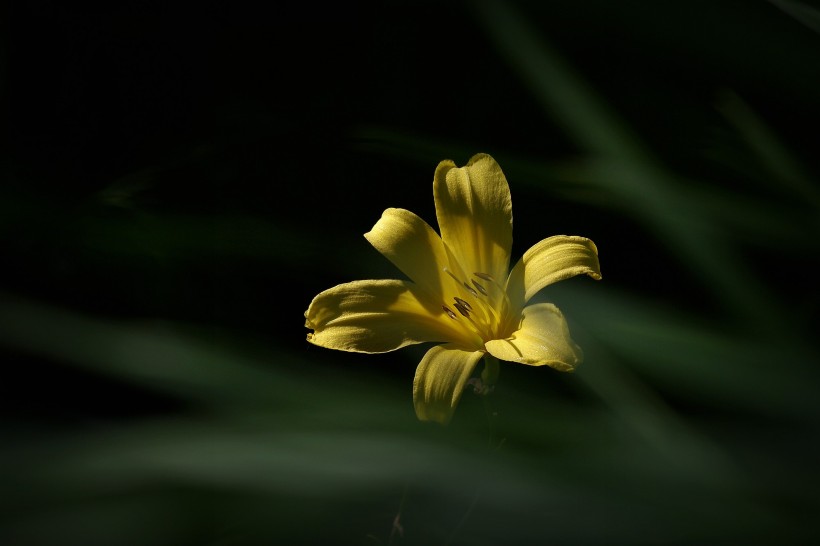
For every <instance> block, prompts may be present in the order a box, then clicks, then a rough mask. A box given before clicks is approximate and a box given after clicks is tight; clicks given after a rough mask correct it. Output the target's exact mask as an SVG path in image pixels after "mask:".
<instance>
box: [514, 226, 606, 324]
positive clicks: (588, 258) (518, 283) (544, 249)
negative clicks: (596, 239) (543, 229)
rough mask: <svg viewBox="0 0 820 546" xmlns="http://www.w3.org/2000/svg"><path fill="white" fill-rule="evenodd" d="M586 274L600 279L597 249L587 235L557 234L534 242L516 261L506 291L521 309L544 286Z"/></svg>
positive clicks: (515, 305) (516, 306)
mask: <svg viewBox="0 0 820 546" xmlns="http://www.w3.org/2000/svg"><path fill="white" fill-rule="evenodd" d="M583 274H586V275H589V276H590V277H592V278H593V279H595V280H600V279H601V266H600V265H599V263H598V249H597V248H596V247H595V243H593V242H592V241H590V240H589V239H587V238H586V237H578V236H571V235H556V236H554V237H548V238H546V239H544V240H543V241H541V242H539V243H536V244H535V245H533V246H532V247H531V248H530V249H529V250H527V251H526V252H525V253H524V256H522V257H521V259H520V260H519V261H518V263H517V264H515V267H513V269H512V271H511V272H510V276H509V278H508V279H507V294H508V295H509V297H510V300H511V302H512V303H513V306H514V307H515V308H519V309H520V308H521V307H523V306H524V304H525V303H526V302H528V301H529V300H530V298H532V297H533V296H534V295H535V294H536V292H538V291H539V290H541V289H542V288H544V287H545V286H547V285H549V284H552V283H555V282H558V281H561V280H564V279H568V278H569V277H574V276H575V275H583Z"/></svg>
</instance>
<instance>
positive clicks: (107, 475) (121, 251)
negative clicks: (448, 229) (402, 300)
mask: <svg viewBox="0 0 820 546" xmlns="http://www.w3.org/2000/svg"><path fill="white" fill-rule="evenodd" d="M2 30H3V36H4V40H3V42H2V51H0V55H2V57H0V58H1V59H2V63H1V64H0V68H1V69H2V88H0V98H2V101H3V106H4V107H3V110H2V125H3V128H4V131H3V136H4V138H3V142H2V149H0V157H2V160H3V161H2V164H3V172H2V185H0V245H2V247H0V250H2V256H3V257H2V264H3V265H2V269H0V290H2V291H0V305H2V308H1V310H0V343H2V353H0V354H2V360H3V363H4V372H5V373H4V379H3V380H2V382H1V383H0V393H1V394H0V403H1V404H2V408H3V413H2V424H3V427H4V431H3V437H4V438H5V440H4V442H3V451H2V459H0V463H3V468H4V470H3V472H2V476H0V478H2V480H3V482H4V484H3V490H4V491H6V492H7V493H6V494H5V495H4V497H5V498H4V499H3V501H2V503H3V504H2V506H3V514H4V515H3V516H2V519H0V524H1V525H0V538H3V537H7V538H6V540H8V541H10V542H9V543H20V544H57V543H59V544H67V543H69V544H70V543H75V542H76V543H83V544H108V543H118V544H120V543H129V544H131V543H133V544H178V543H192V544H255V543H282V541H284V542H287V543H312V542H314V541H316V540H321V541H324V542H330V543H343V544H346V543H351V544H388V543H393V544H430V543H442V544H445V543H451V544H485V543H486V544H493V543H498V542H499V541H502V542H504V543H510V544H530V543H532V544H542V543H555V544H582V543H596V544H602V543H609V544H657V543H663V544H691V543H701V544H736V543H739V542H743V543H746V544H756V543H761V544H788V543H795V544H800V543H804V541H806V540H810V539H812V538H817V535H818V530H817V527H816V524H815V522H814V521H813V514H814V513H815V510H816V508H817V506H818V504H817V493H816V489H817V488H816V485H818V481H817V478H818V475H817V470H816V468H815V466H816V465H815V460H816V455H817V453H816V441H815V438H816V434H817V432H818V429H817V418H818V414H820V412H819V411H818V410H820V403H818V402H817V399H816V392H817V385H818V383H817V379H818V372H817V369H816V368H817V366H816V365H817V363H818V359H817V343H816V332H817V326H818V297H817V290H816V287H815V286H816V282H815V281H814V279H813V273H814V270H815V267H816V266H815V265H814V262H815V258H816V255H817V250H818V245H817V235H818V220H817V211H818V205H820V191H818V185H817V173H818V170H820V164H818V156H817V152H816V145H817V144H816V142H817V127H818V122H819V121H820V107H819V106H818V101H817V97H818V96H819V95H818V93H819V92H820V72H819V71H820V68H818V64H817V62H816V59H817V58H818V55H819V54H820V32H818V30H820V11H818V10H817V9H816V8H814V7H812V6H811V5H810V4H808V3H803V2H796V1H786V0H780V1H771V2H764V1H759V2H748V1H742V2H741V1H737V2H734V1H729V0H720V1H696V2H691V1H690V2H677V1H669V2H631V1H627V2H608V1H603V0H589V1H581V2H508V3H497V2H448V3H439V2H424V1H421V2H411V1H390V2H378V1H375V0H374V1H370V2H364V1H360V2H352V3H350V2H348V3H343V4H331V5H323V4H315V5H314V4H309V3H302V4H288V5H279V4H275V3H266V4H260V5H257V4H251V3H246V2H234V3H226V2H199V3H196V4H195V5H194V4H189V3H181V2H170V3H168V2H124V3H116V4H111V5H107V6H103V7H98V6H92V5H90V4H89V5H83V4H78V3H73V4H71V5H69V4H65V3H61V2H41V1H36V2H13V3H11V4H10V5H7V6H6V7H5V8H3V12H2ZM531 38H532V39H531ZM476 152H487V153H490V154H492V155H493V156H494V157H495V158H496V159H497V160H498V161H499V163H500V164H501V166H502V168H503V169H504V170H505V173H506V174H507V178H508V180H509V181H510V185H511V190H512V198H513V203H514V214H515V231H514V241H515V242H514V249H513V253H514V256H513V257H514V259H515V258H517V257H518V256H520V254H521V253H523V252H524V250H526V249H527V248H528V247H529V246H530V245H532V244H534V243H536V242H537V241H539V240H540V239H542V238H544V237H547V236H549V235H553V234H557V233H566V234H577V235H584V236H587V237H590V238H591V239H593V240H594V241H595V242H596V244H597V245H598V248H599V250H600V256H601V264H602V270H603V273H604V280H603V281H602V282H601V283H593V282H592V281H591V280H589V279H572V280H570V281H566V282H565V283H561V286H556V287H554V288H553V287H550V288H549V289H548V290H547V291H545V294H544V297H545V298H546V299H549V300H551V301H555V302H556V303H557V304H558V305H559V307H561V308H562V310H564V312H565V314H566V315H567V317H568V319H569V321H570V325H571V327H572V328H573V335H574V337H575V338H576V339H577V340H578V341H579V343H580V344H581V345H582V346H583V347H584V349H585V352H586V354H587V358H586V362H585V363H584V365H583V366H582V368H581V369H580V370H579V372H578V373H577V374H573V375H564V374H558V373H555V372H553V371H552V370H545V369H534V368H533V369H531V368H526V367H523V366H514V365H512V364H505V365H503V366H502V377H501V384H500V385H499V392H498V393H497V396H496V397H495V398H494V402H493V403H494V404H495V407H496V408H500V409H498V411H499V412H500V416H501V417H500V418H501V424H499V425H497V426H498V427H499V429H498V430H494V431H493V435H491V446H490V447H496V448H497V445H496V444H497V442H498V438H502V437H503V438H505V439H506V440H505V442H504V443H503V445H502V448H498V449H488V448H487V441H486V435H487V428H488V424H487V420H486V418H485V414H484V410H483V408H482V405H481V401H480V400H479V399H478V398H476V397H470V396H467V395H465V399H464V400H463V401H462V405H461V407H460V408H459V411H458V412H457V414H456V419H455V420H454V421H453V423H452V424H451V425H450V427H448V428H446V429H439V428H436V427H430V426H426V425H425V424H420V423H418V422H416V420H415V417H414V415H413V412H412V403H411V401H412V398H411V391H410V386H411V384H412V377H413V371H414V369H415V366H416V364H417V362H418V360H419V358H420V356H421V354H423V351H424V350H426V348H427V347H426V346H425V347H413V348H408V349H405V350H402V351H400V352H397V353H391V354H388V355H355V354H345V353H338V352H333V351H328V350H323V349H319V348H315V347H311V346H309V345H308V344H307V343H306V342H305V339H304V338H305V333H306V330H305V328H304V325H303V318H302V314H303V313H304V310H305V309H306V308H307V305H308V304H309V302H310V300H311V298H312V297H313V296H315V295H316V294H317V293H318V292H320V291H322V290H324V289H326V288H329V287H330V286H333V285H334V284H337V283H340V282H346V281H349V280H354V279H358V278H382V277H392V276H395V275H397V274H398V273H397V272H396V271H395V270H394V269H393V268H392V266H391V265H390V264H389V263H388V262H387V261H386V260H384V259H383V258H381V257H380V256H379V255H378V253H377V252H376V251H375V250H373V249H372V248H370V247H369V245H368V244H367V242H366V241H365V240H364V238H363V237H362V234H363V233H365V232H366V231H368V230H369V229H370V228H371V227H372V225H373V224H374V223H375V222H376V220H377V219H378V218H379V215H380V214H381V212H382V210H383V209H385V208H387V207H392V206H395V207H402V208H407V209H410V210H413V211H414V212H416V213H418V214H419V215H421V216H422V217H423V218H425V219H427V220H428V221H429V222H430V223H431V224H434V218H435V213H434V208H433V201H432V192H431V191H430V190H431V182H432V176H433V171H434V169H435V166H436V165H437V163H438V162H439V161H441V160H443V159H453V160H454V161H456V163H457V164H459V165H462V164H464V163H465V162H466V161H467V160H468V159H469V157H470V156H471V155H473V154H474V153H476ZM493 426H496V425H493ZM493 442H495V443H493ZM397 514H401V516H402V518H401V520H400V521H401V522H402V523H403V526H404V533H403V535H399V534H396V533H397V532H394V534H393V535H392V536H391V535H390V532H391V525H392V522H393V518H394V517H395V516H396V515H397ZM448 541H449V542H448Z"/></svg>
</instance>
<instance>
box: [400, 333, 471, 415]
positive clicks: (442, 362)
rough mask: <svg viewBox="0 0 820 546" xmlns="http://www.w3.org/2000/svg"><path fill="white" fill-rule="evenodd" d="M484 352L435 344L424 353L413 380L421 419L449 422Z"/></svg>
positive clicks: (415, 403) (417, 411)
mask: <svg viewBox="0 0 820 546" xmlns="http://www.w3.org/2000/svg"><path fill="white" fill-rule="evenodd" d="M482 356H484V352H483V351H465V350H462V349H459V348H456V347H455V346H453V345H436V346H435V347H433V348H432V349H430V350H429V351H427V353H426V354H425V355H424V358H422V359H421V362H420V363H419V366H418V368H416V378H415V379H414V380H413V405H414V406H415V408H416V415H417V416H418V418H419V419H421V420H422V421H437V422H439V423H441V424H443V425H446V424H447V423H449V422H450V418H451V417H452V416H453V412H454V411H455V409H456V406H457V405H458V401H459V399H460V398H461V393H462V392H464V386H465V385H466V384H467V380H468V379H470V375H472V373H473V370H474V369H475V366H476V364H477V363H478V361H479V360H480V359H481V357H482Z"/></svg>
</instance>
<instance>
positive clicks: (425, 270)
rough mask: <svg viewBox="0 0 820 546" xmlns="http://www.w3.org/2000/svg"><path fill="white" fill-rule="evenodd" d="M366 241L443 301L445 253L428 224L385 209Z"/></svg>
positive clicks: (413, 215) (405, 212)
mask: <svg viewBox="0 0 820 546" xmlns="http://www.w3.org/2000/svg"><path fill="white" fill-rule="evenodd" d="M364 236H365V238H366V239H367V240H368V241H369V242H370V244H371V245H373V246H374V247H375V248H376V250H378V251H379V252H381V253H382V255H383V256H384V257H385V258H387V259H388V260H390V261H391V262H393V264H394V265H395V266H396V267H398V268H399V269H400V270H401V272H402V273H404V274H405V275H407V276H408V277H410V279H411V280H412V281H413V282H415V283H416V284H417V285H418V286H420V287H422V288H423V289H425V290H427V291H429V292H430V294H431V295H436V296H437V297H438V298H439V299H441V300H442V301H443V300H444V299H445V298H444V296H443V293H444V290H443V286H442V284H443V283H447V284H449V283H451V279H450V278H449V277H446V278H444V277H445V276H446V275H445V274H444V267H446V266H447V254H446V253H445V250H444V244H443V243H442V242H441V237H439V235H438V233H436V232H435V231H434V230H433V228H431V227H430V226H429V225H428V224H427V222H425V221H424V220H422V219H421V218H419V217H418V216H416V215H415V214H413V213H412V212H410V211H409V210H404V209H387V210H386V211H384V213H382V217H381V218H380V219H379V221H378V222H376V225H375V226H373V229H371V230H370V231H369V232H367V233H365V234H364Z"/></svg>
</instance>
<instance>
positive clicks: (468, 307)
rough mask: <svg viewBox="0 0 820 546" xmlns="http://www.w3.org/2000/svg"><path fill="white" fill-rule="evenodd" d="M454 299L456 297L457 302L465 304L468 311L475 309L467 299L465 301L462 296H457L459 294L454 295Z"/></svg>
mask: <svg viewBox="0 0 820 546" xmlns="http://www.w3.org/2000/svg"><path fill="white" fill-rule="evenodd" d="M453 299H454V300H456V302H457V303H460V304H461V305H463V306H464V307H466V308H467V310H468V311H472V310H473V306H472V305H470V304H469V303H467V302H466V301H464V300H463V299H461V298H459V297H457V296H456V297H454V298H453Z"/></svg>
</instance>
